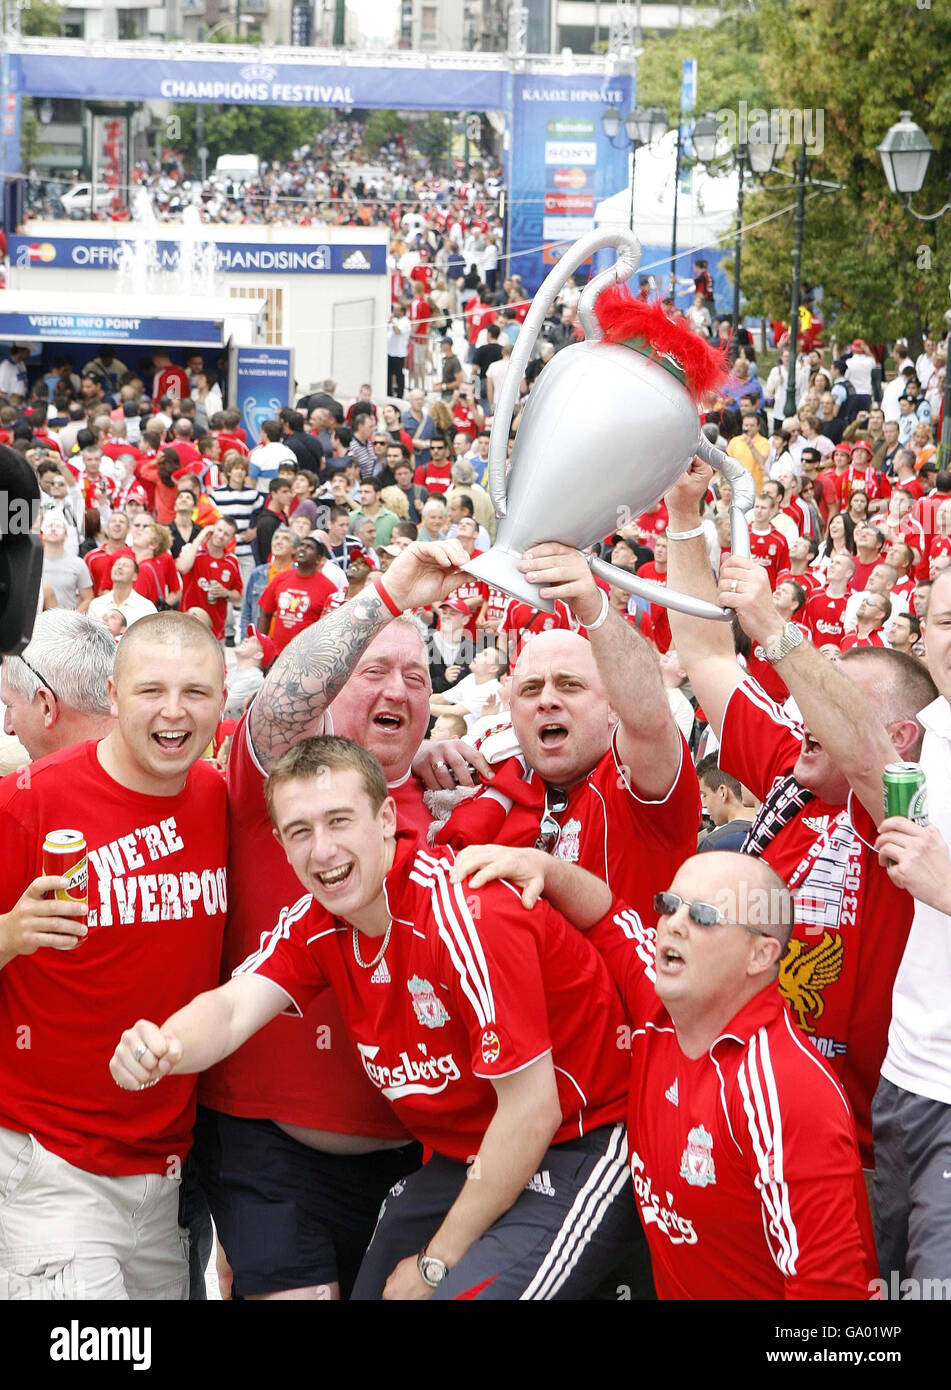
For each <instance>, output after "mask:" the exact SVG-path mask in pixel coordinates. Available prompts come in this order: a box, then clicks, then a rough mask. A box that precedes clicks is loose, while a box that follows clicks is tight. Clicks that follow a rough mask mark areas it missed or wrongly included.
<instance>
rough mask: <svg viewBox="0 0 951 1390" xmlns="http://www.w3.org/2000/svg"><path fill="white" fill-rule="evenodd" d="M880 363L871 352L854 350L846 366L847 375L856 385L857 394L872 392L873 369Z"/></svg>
mask: <svg viewBox="0 0 951 1390" xmlns="http://www.w3.org/2000/svg"><path fill="white" fill-rule="evenodd" d="M877 366H878V363H877V362H876V361H875V358H874V357H873V356H872V354H871V353H870V352H853V354H852V356H851V357H850V358H849V360H848V364H847V366H846V368H845V375H846V379H847V380H848V381H851V383H852V385H853V386H854V387H855V394H856V395H857V396H870V395H871V394H872V371H873V370H874V368H875V367H877Z"/></svg>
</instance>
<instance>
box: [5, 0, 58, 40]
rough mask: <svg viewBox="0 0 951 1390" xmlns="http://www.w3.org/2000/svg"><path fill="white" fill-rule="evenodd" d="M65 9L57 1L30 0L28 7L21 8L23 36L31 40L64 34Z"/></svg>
mask: <svg viewBox="0 0 951 1390" xmlns="http://www.w3.org/2000/svg"><path fill="white" fill-rule="evenodd" d="M14 3H16V0H14ZM65 8H66V7H65V6H64V5H59V4H57V3H56V0H29V4H28V5H24V6H22V7H20V32H21V34H25V35H27V36H28V37H30V38H46V39H49V38H56V37H57V36H58V35H59V34H61V33H62V18H63V13H64V11H65Z"/></svg>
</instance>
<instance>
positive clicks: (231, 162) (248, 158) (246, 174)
mask: <svg viewBox="0 0 951 1390" xmlns="http://www.w3.org/2000/svg"><path fill="white" fill-rule="evenodd" d="M260 172H261V165H260V161H259V159H258V157H257V155H256V154H222V155H219V156H218V159H217V161H216V162H215V178H216V179H221V180H222V181H226V180H230V181H231V182H232V183H256V182H257V180H258V177H259V175H260Z"/></svg>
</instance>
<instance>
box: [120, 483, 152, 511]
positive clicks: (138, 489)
mask: <svg viewBox="0 0 951 1390" xmlns="http://www.w3.org/2000/svg"><path fill="white" fill-rule="evenodd" d="M125 500H126V501H127V502H141V503H142V505H143V507H147V506H148V505H149V494H148V493H147V492H146V490H145V488H144V487H143V486H142V484H141V483H133V484H132V486H131V487H130V488H129V491H128V492H127V493H126V498H125Z"/></svg>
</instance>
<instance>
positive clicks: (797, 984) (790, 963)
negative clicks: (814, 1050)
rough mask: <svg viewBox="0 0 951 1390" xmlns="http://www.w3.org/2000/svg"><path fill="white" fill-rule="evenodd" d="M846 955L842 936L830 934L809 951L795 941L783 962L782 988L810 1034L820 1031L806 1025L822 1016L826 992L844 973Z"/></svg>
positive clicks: (802, 943) (824, 936) (780, 973)
mask: <svg viewBox="0 0 951 1390" xmlns="http://www.w3.org/2000/svg"><path fill="white" fill-rule="evenodd" d="M844 952H845V947H844V946H843V944H842V937H841V936H839V935H836V936H833V935H832V934H831V933H830V932H827V931H826V932H823V934H822V936H821V938H820V939H819V940H818V941H817V942H816V944H815V945H814V946H810V947H809V948H808V949H807V948H806V946H805V943H804V942H802V941H797V940H795V939H793V940H792V941H790V943H789V945H788V947H787V948H786V954H785V955H784V956H783V959H782V960H781V961H780V965H779V988H780V989H781V990H782V993H783V997H784V998H785V999H786V1001H787V1003H788V1004H789V1006H790V1008H791V1009H792V1010H793V1012H794V1013H795V1015H796V1022H797V1023H798V1024H799V1026H800V1028H802V1029H804V1031H805V1032H807V1033H814V1032H815V1031H816V1030H815V1028H814V1027H812V1026H811V1025H810V1024H809V1023H807V1022H806V1016H807V1015H808V1014H812V1016H813V1017H814V1018H815V1019H816V1020H818V1019H820V1018H821V1017H822V1015H823V1013H824V1011H825V1000H824V999H823V997H822V991H823V990H824V989H825V987H826V985H834V984H835V982H836V980H837V979H838V978H839V976H840V975H841V974H842V957H843V955H844Z"/></svg>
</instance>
